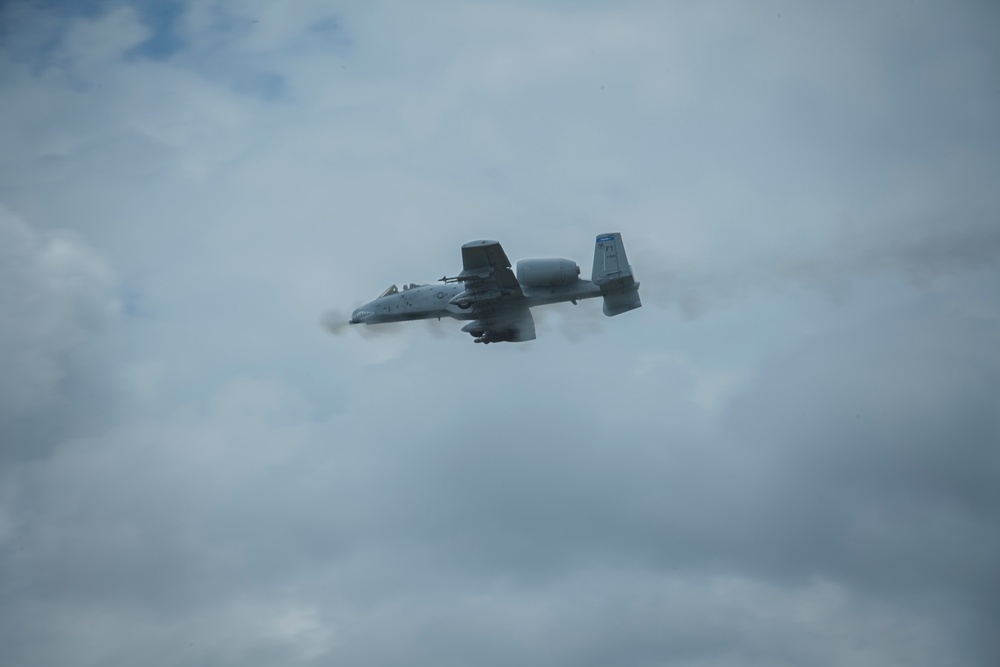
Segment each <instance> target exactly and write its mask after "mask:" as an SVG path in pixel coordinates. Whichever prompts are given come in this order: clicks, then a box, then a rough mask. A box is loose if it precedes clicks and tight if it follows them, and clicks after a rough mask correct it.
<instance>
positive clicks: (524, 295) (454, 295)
mask: <svg viewBox="0 0 1000 667" xmlns="http://www.w3.org/2000/svg"><path fill="white" fill-rule="evenodd" d="M579 275H580V267H579V266H578V265H577V263H576V262H574V261H573V260H570V259H523V260H521V261H520V262H518V263H517V275H516V276H515V275H514V272H513V271H511V270H510V260H509V259H507V255H506V254H505V253H504V251H503V248H501V247H500V243H498V242H497V241H472V242H470V243H466V244H465V245H463V246H462V272H461V273H459V274H458V275H457V276H454V277H452V278H449V277H447V276H445V277H443V278H441V279H440V281H439V282H440V283H443V284H440V285H438V284H433V285H418V284H416V283H413V284H409V285H403V289H401V290H400V289H397V288H396V286H395V285H392V286H391V287H389V288H388V289H387V290H385V291H384V292H382V294H380V295H379V296H378V298H377V299H375V300H374V301H371V302H369V303H366V304H365V305H363V306H361V307H360V308H358V309H357V310H355V311H354V313H353V314H352V315H351V320H350V323H351V324H382V323H385V322H403V321H407V320H424V319H431V318H434V317H436V318H438V319H441V318H442V317H452V318H454V319H456V320H471V321H470V322H469V323H468V324H466V325H465V326H464V327H462V331H465V332H467V333H470V334H472V336H473V337H474V338H475V341H476V342H477V343H499V342H502V341H511V342H517V343H520V342H524V341H527V340H534V338H535V322H534V320H532V319H531V311H530V310H528V309H529V308H531V307H532V306H541V305H544V304H548V303H559V302H562V301H572V302H573V303H574V304H575V303H576V302H577V300H579V299H590V298H593V297H598V296H602V297H604V314H605V315H607V316H608V317H612V316H614V315H620V314H621V313H624V312H627V311H630V310H634V309H636V308H638V307H640V306H641V305H642V302H641V301H639V283H637V282H636V281H635V278H634V277H633V275H632V267H631V266H629V264H628V258H627V257H626V256H625V246H624V245H622V236H621V234H619V233H617V232H615V233H613V234H601V235H600V236H598V237H597V242H596V246H595V248H594V270H593V272H592V273H591V278H590V280H582V279H580V278H579V277H578V276H579Z"/></svg>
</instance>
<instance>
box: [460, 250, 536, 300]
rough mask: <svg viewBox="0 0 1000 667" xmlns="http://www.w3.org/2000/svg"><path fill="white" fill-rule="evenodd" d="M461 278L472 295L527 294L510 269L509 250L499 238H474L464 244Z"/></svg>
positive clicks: (508, 296) (518, 296)
mask: <svg viewBox="0 0 1000 667" xmlns="http://www.w3.org/2000/svg"><path fill="white" fill-rule="evenodd" d="M458 279H459V280H462V281H463V282H465V289H466V292H468V293H469V294H470V295H471V296H476V295H481V296H484V297H485V296H487V295H492V296H494V297H496V298H503V299H510V298H515V299H516V298H520V297H523V296H524V292H522V291H521V285H520V283H518V282H517V277H516V276H515V275H514V272H513V271H511V270H510V260H509V259H507V253H505V252H504V251H503V248H502V247H500V243H499V242H498V241H471V242H470V243H466V244H465V245H463V246H462V273H460V274H459V275H458Z"/></svg>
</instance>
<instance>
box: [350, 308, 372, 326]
mask: <svg viewBox="0 0 1000 667" xmlns="http://www.w3.org/2000/svg"><path fill="white" fill-rule="evenodd" d="M371 315H372V311H371V309H369V308H368V307H367V306H361V307H360V308H358V309H357V310H355V311H354V312H353V313H351V319H350V320H348V323H350V324H361V323H362V322H364V321H365V320H366V319H368V318H369V317H371Z"/></svg>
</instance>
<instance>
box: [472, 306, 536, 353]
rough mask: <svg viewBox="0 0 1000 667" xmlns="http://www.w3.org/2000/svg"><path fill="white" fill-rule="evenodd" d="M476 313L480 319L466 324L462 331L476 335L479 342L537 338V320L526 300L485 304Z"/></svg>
mask: <svg viewBox="0 0 1000 667" xmlns="http://www.w3.org/2000/svg"><path fill="white" fill-rule="evenodd" d="M476 315H477V316H478V317H479V319H477V320H474V321H473V322H470V323H469V324H467V325H465V326H464V327H463V328H462V331H466V332H468V333H471V334H472V335H473V336H475V337H476V342H477V343H498V342H501V341H511V342H516V343H521V342H524V341H526V340H535V320H534V319H532V317H531V311H530V310H528V307H527V306H526V305H525V304H524V302H517V301H515V302H507V303H503V302H495V303H492V304H488V305H487V304H483V305H481V306H480V307H479V308H478V310H477V312H476Z"/></svg>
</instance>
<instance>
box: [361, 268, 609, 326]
mask: <svg viewBox="0 0 1000 667" xmlns="http://www.w3.org/2000/svg"><path fill="white" fill-rule="evenodd" d="M464 291H465V286H464V285H462V284H460V283H444V284H432V285H415V286H412V287H409V288H407V287H406V286H404V288H403V289H402V290H400V291H398V292H396V293H394V294H388V295H385V296H380V297H379V298H377V299H375V300H373V301H369V302H368V303H366V304H365V305H363V306H361V307H360V308H358V309H356V310H355V311H354V313H353V314H352V315H351V319H350V323H351V324H362V323H363V324H381V323H384V322H405V321H408V320H427V319H433V318H439V319H440V318H442V317H450V318H453V319H456V320H474V319H477V318H478V317H480V316H481V315H480V314H475V313H474V312H473V311H474V310H475V309H474V308H472V307H471V305H472V304H471V303H470V304H469V305H465V306H464V307H463V306H462V305H459V304H457V303H453V302H452V301H453V300H455V299H457V298H459V297H460V295H461V294H462V293H463V292H464ZM521 291H522V292H524V304H525V305H526V306H528V307H529V308H530V307H533V306H543V305H547V304H550V303H561V302H564V301H577V300H580V299H592V298H594V297H598V296H601V290H600V288H599V287H598V286H597V285H595V284H594V283H592V282H590V281H589V280H582V279H579V278H578V279H577V280H576V281H575V282H572V283H569V284H567V285H558V286H555V287H528V286H526V285H524V284H521Z"/></svg>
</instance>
